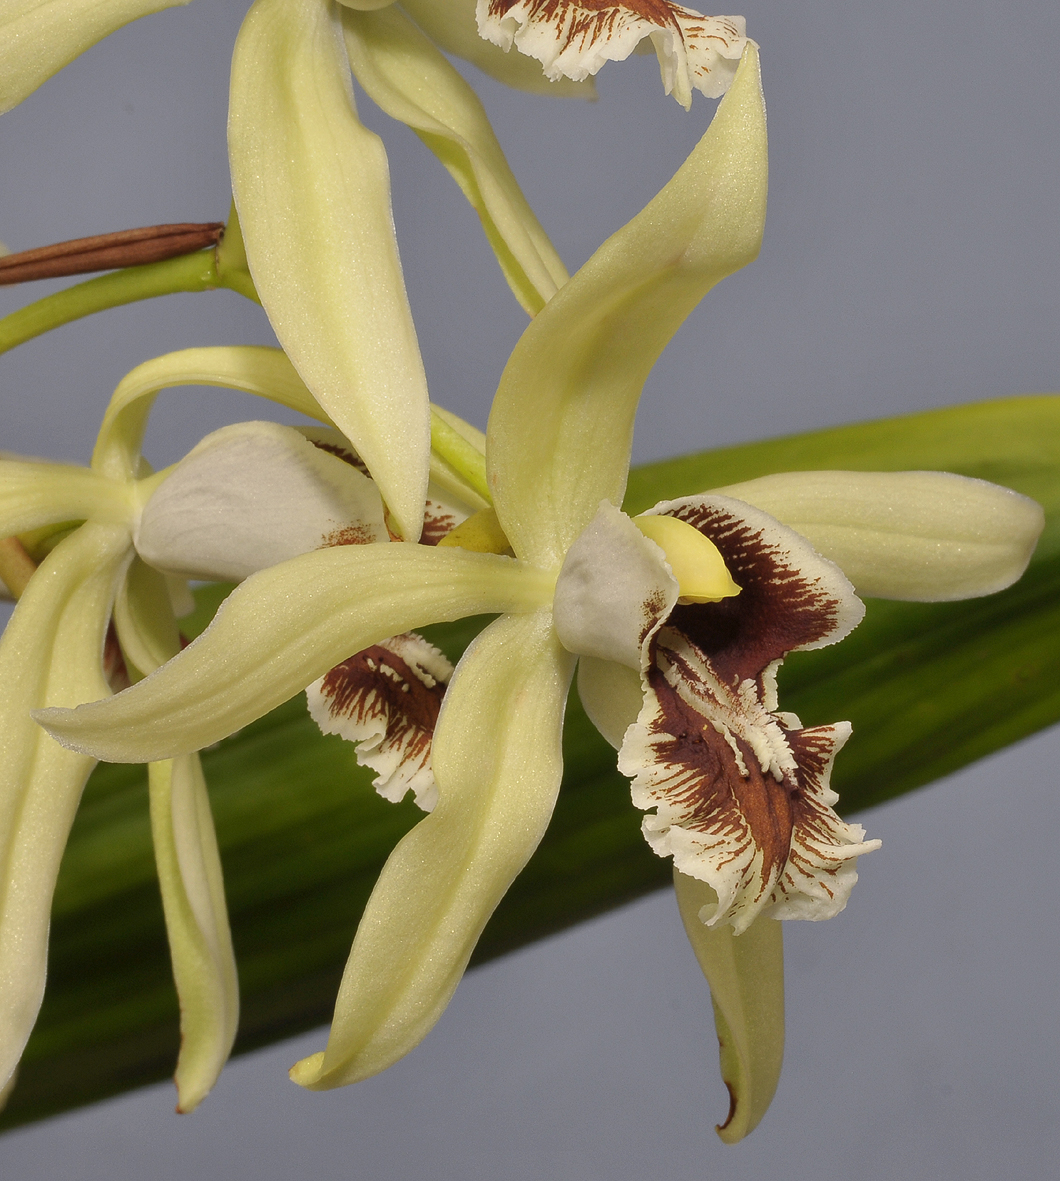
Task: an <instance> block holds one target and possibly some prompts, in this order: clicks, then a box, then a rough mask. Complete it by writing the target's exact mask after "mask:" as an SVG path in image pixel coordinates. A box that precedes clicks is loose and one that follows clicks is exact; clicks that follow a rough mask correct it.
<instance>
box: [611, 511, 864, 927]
mask: <svg viewBox="0 0 1060 1181" xmlns="http://www.w3.org/2000/svg"><path fill="white" fill-rule="evenodd" d="M652 512H653V513H659V514H663V515H668V516H673V517H676V518H678V519H679V520H682V521H686V522H687V523H688V524H690V525H692V526H693V527H694V528H696V529H698V530H699V531H700V532H701V533H702V534H704V535H705V536H706V537H708V538H709V539H710V540H711V541H712V542H713V543H714V544H715V545H716V546H717V547H718V549H719V550H720V551H721V554H722V556H723V558H724V559H725V564H726V566H727V567H728V569H729V571H730V573H731V574H732V577H733V578H734V580H735V581H736V583H737V584H738V585H739V586H740V587H741V592H740V594H739V595H737V596H735V597H733V598H727V599H724V600H722V601H721V602H717V603H700V604H682V603H681V602H680V601H678V602H677V604H676V605H674V607H673V609H672V610H671V611H670V612H669V613H668V614H667V615H665V616H662V617H660V618H659V619H658V620H657V622H656V625H655V627H654V628H653V629H652V630H651V631H649V632H648V633H647V634H646V636H645V638H644V641H643V645H642V662H641V681H642V687H643V690H644V704H643V707H642V709H641V712H640V715H639V717H638V718H637V721H636V723H635V724H634V725H632V726H631V727H630V728H629V730H628V731H627V732H626V736H625V740H624V742H623V745H622V748H621V751H620V753H619V768H620V770H621V771H622V772H623V774H625V775H628V776H630V778H631V779H632V780H633V801H634V803H635V804H636V805H637V806H638V807H640V808H643V809H653V810H654V811H651V812H649V815H647V816H646V817H645V819H644V825H643V829H644V835H645V837H646V839H647V840H648V842H649V844H650V845H651V847H652V848H653V849H654V850H655V852H656V853H658V854H659V855H660V856H666V855H672V856H673V858H674V864H675V866H676V868H677V869H679V870H680V871H681V872H682V873H685V874H687V875H689V876H690V877H694V878H698V879H699V880H700V881H704V882H707V883H708V884H709V885H710V886H712V887H713V888H714V890H715V891H716V893H717V895H718V904H717V907H716V908H711V907H704V911H703V913H701V916H700V917H701V918H702V919H703V920H704V921H705V922H707V923H708V924H709V925H712V926H713V925H716V924H719V923H722V922H725V921H727V922H730V923H731V924H732V926H733V927H734V929H735V930H736V932H737V933H739V932H741V931H743V930H745V929H746V927H747V926H748V925H749V924H750V923H751V921H752V920H753V919H754V918H755V917H756V916H757V915H759V914H768V915H771V916H772V917H774V918H805V919H824V918H829V917H831V916H832V915H834V914H836V913H838V912H839V911H840V910H842V909H843V907H844V906H845V905H846V901H847V898H848V896H849V893H850V890H851V887H852V886H853V884H854V882H855V881H856V880H857V874H856V872H855V869H854V865H855V861H856V858H857V857H858V856H859V855H860V854H862V853H867V852H869V851H871V850H873V849H876V848H878V847H879V844H880V842H879V841H865V840H864V835H865V834H864V830H863V829H862V827H861V826H860V825H856V824H847V823H845V822H844V821H843V820H841V819H840V818H839V816H838V815H837V814H836V813H835V811H834V809H833V805H834V804H835V803H836V802H837V800H838V796H837V795H836V794H835V792H834V791H832V790H831V788H830V786H829V778H830V774H831V769H832V763H833V761H834V759H835V755H836V753H837V752H838V750H839V749H840V747H841V746H842V745H843V743H844V742H845V741H846V739H847V738H848V737H849V735H850V726H849V724H847V723H845V722H839V723H836V724H834V725H830V726H815V727H812V728H804V727H803V726H802V724H801V722H800V721H799V719H798V718H797V717H795V716H794V715H793V714H790V713H782V712H779V711H778V703H777V690H776V674H777V669H778V667H779V666H780V663H781V661H782V660H783V658H784V657H785V656H786V655H787V654H788V653H789V652H793V651H801V650H806V649H812V648H820V647H824V646H826V645H828V644H833V643H835V642H837V641H838V640H840V639H842V638H843V637H844V636H845V635H847V634H848V633H849V632H850V630H851V629H852V628H853V627H855V626H856V625H857V624H858V623H859V622H860V620H861V618H862V616H863V614H864V608H863V606H862V604H861V602H860V600H859V599H858V598H857V597H856V596H855V594H854V591H853V588H852V587H851V585H850V583H849V582H848V581H847V579H846V578H845V576H844V575H843V573H842V572H841V571H840V570H839V568H838V567H837V566H835V565H834V564H833V563H831V562H829V561H827V560H826V559H825V558H822V557H821V556H820V555H818V554H817V553H816V552H815V551H814V550H813V548H812V547H811V546H810V545H809V543H808V542H806V541H805V539H803V538H802V537H800V536H799V535H798V534H797V533H795V532H793V531H792V530H790V529H788V528H786V527H785V526H783V525H781V524H780V523H779V522H777V521H776V520H774V519H773V518H772V517H769V516H768V515H767V514H765V513H762V512H760V511H758V510H757V509H753V508H751V507H750V506H748V505H745V504H743V503H742V502H740V501H736V500H731V499H729V498H727V497H721V496H699V497H689V498H686V499H684V500H678V501H671V502H669V503H667V504H662V505H659V506H657V507H656V508H655V509H653V510H652Z"/></svg>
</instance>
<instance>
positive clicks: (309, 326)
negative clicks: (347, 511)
mask: <svg viewBox="0 0 1060 1181" xmlns="http://www.w3.org/2000/svg"><path fill="white" fill-rule="evenodd" d="M228 143H229V155H230V160H231V166H232V185H233V189H234V192H235V200H236V205H237V206H238V208H239V224H240V227H241V228H242V231H243V240H244V242H245V243H246V248H247V258H248V260H249V263H250V271H251V274H252V275H253V278H254V284H255V286H256V287H257V290H258V294H259V295H260V296H261V302H262V304H263V306H264V307H265V310H266V312H267V313H268V315H269V321H270V322H271V324H272V326H273V328H274V329H275V331H276V335H277V336H278V337H279V340H280V344H281V345H283V348H284V351H285V352H286V353H287V354H288V356H289V357H290V358H291V361H292V362H293V363H294V366H295V368H296V369H297V370H298V372H299V374H300V375H301V377H302V378H303V380H304V381H305V383H306V385H307V386H308V387H309V388H310V389H311V390H312V391H313V395H314V397H315V398H316V399H317V400H318V401H319V402H320V404H321V406H323V408H324V410H325V411H326V412H327V413H328V414H329V415H330V416H331V418H332V419H333V420H334V422H335V424H336V425H337V426H338V428H339V429H340V430H341V431H342V433H343V434H344V435H346V437H347V438H348V439H349V440H350V441H351V442H352V443H353V445H354V446H355V447H356V448H357V451H358V453H359V455H360V456H361V458H362V459H363V460H364V462H365V463H366V464H367V465H368V470H369V471H370V472H371V473H372V476H373V478H374V479H375V480H376V482H377V483H378V484H379V490H380V492H381V493H382V495H383V499H384V500H385V501H386V503H387V505H388V506H389V508H390V511H391V513H392V514H393V515H394V518H395V520H396V521H397V523H398V526H399V528H400V531H401V534H402V536H403V537H404V538H405V539H406V540H408V541H415V540H416V539H417V538H418V537H419V534H420V527H421V525H422V523H423V502H424V500H425V499H426V493H427V471H428V464H429V456H430V421H429V413H428V403H427V381H426V377H425V375H424V372H423V362H422V361H421V359H420V353H419V347H418V345H417V343H416V331H415V328H414V326H413V323H412V313H411V311H410V310H409V305H408V298H407V297H406V295H405V284H404V279H403V278H402V274H401V264H400V262H399V260H398V251H397V242H396V240H395V237H394V223H393V217H392V214H391V211H390V176H389V170H388V167H387V160H386V152H385V151H384V149H383V145H382V142H381V140H380V139H379V137H378V136H376V135H374V134H373V133H372V132H370V131H368V130H367V129H366V128H365V127H364V126H362V124H361V123H360V121H359V120H358V118H357V113H356V110H355V108H354V104H353V93H352V90H351V87H350V79H349V63H348V61H347V58H346V51H345V48H344V47H343V44H342V30H341V25H340V22H339V20H338V17H337V15H336V12H335V8H334V6H333V5H331V4H329V3H327V2H326V0H256V3H255V4H254V6H253V7H252V8H251V10H250V12H249V13H248V15H247V18H246V20H245V21H244V22H243V27H242V29H241V30H240V33H239V38H238V40H237V41H236V48H235V54H234V56H233V59H232V87H231V96H230V102H229V121H228Z"/></svg>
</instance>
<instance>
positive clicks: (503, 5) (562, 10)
mask: <svg viewBox="0 0 1060 1181" xmlns="http://www.w3.org/2000/svg"><path fill="white" fill-rule="evenodd" d="M521 3H523V0H489V15H490V16H491V17H494V18H496V19H498V20H499V19H501V18H503V17H504V16H506V15H507V13H508V12H509V10H510V9H512V8H515V7H516V5H518V4H521ZM526 7H527V10H528V15H529V18H530V20H532V21H541V22H542V23H545V24H549V23H551V24H556V25H561V24H562V23H563V22H564V21H565V20H568V19H569V20H570V21H571V24H570V27H569V29H568V34H567V43H568V44H570V43H571V42H573V41H575V40H578V39H580V40H582V41H583V42H584V43H591V42H593V41H595V40H598V39H599V38H601V37H604V38H606V36H607V35H608V33H609V31H610V28H611V26H613V25H614V24H615V22H616V21H618V20H620V19H622V18H623V17H625V16H629V15H632V16H637V17H640V18H641V19H642V20H646V21H648V22H649V23H650V24H653V25H658V26H659V27H660V28H676V27H677V21H676V19H675V17H674V10H675V8H677V6H676V5H674V4H670V3H668V2H667V0H620V2H619V3H616V2H615V0H530V2H529V3H528V4H527V5H526ZM677 11H681V12H683V11H684V10H683V9H677ZM587 34H588V35H587Z"/></svg>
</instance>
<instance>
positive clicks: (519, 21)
mask: <svg viewBox="0 0 1060 1181" xmlns="http://www.w3.org/2000/svg"><path fill="white" fill-rule="evenodd" d="M476 13H477V17H478V27H479V32H480V33H481V34H482V36H483V37H485V38H486V39H487V40H488V41H492V42H493V44H494V45H499V46H500V47H501V49H504V50H508V49H511V47H512V46H513V45H514V46H515V47H516V48H517V49H518V50H519V51H520V52H521V53H525V54H527V55H528V56H530V57H534V58H537V60H538V61H539V62H541V65H542V66H543V68H544V71H545V75H546V77H548V78H550V79H552V80H556V79H559V78H571V79H574V80H575V81H581V80H582V79H583V78H588V77H591V76H592V75H594V74H596V73H597V71H598V70H599V69H600V67H601V66H602V65H603V64H604V63H605V62H608V61H625V59H626V58H627V57H629V55H630V54H631V53H633V52H635V51H636V49H637V47H638V46H639V45H640V43H641V42H642V41H643V40H644V39H645V38H650V39H651V42H652V44H653V46H654V48H655V52H656V54H658V57H659V69H660V71H661V72H662V79H663V86H664V88H665V90H666V93H667V94H673V96H674V97H675V98H676V99H677V101H678V102H679V103H680V104H681V105H682V106H683V107H684V108H685V109H686V110H687V109H688V108H689V107H691V105H692V90H693V88H695V89H696V90H699V91H700V92H701V93H703V94H705V95H706V96H707V98H720V97H721V96H722V95H723V94H724V93H725V91H726V90H728V88H729V86H730V85H731V84H732V80H733V76H734V75H735V73H736V66H737V63H738V62H739V60H740V57H741V55H742V54H743V50H744V46H745V45H746V44H747V35H746V29H745V26H744V19H743V17H742V16H703V15H702V14H701V13H699V12H696V11H695V10H694V9H691V8H683V7H681V5H679V4H673V3H671V2H670V0H654V2H653V0H648V3H645V2H644V0H610V2H608V0H604V2H603V3H601V2H600V0H593V2H591V3H585V2H584V0H582V2H579V0H478V5H477V8H476Z"/></svg>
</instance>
